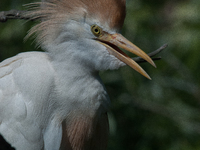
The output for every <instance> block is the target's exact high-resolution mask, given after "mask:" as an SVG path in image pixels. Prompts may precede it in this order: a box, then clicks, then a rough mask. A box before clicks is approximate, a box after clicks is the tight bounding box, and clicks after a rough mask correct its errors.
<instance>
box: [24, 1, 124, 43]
mask: <svg viewBox="0 0 200 150" xmlns="http://www.w3.org/2000/svg"><path fill="white" fill-rule="evenodd" d="M27 6H28V7H29V11H28V12H27V13H26V14H25V15H26V16H28V17H30V18H31V20H36V19H40V23H39V24H37V25H36V26H34V27H33V28H32V29H31V30H30V32H29V33H28V35H27V37H26V38H28V37H30V36H31V35H32V34H34V33H35V34H36V41H37V43H38V45H41V44H42V43H43V42H45V40H47V39H48V35H51V36H53V34H54V33H55V31H56V30H58V29H59V25H61V24H63V23H64V22H66V21H67V20H69V19H79V20H80V19H87V18H91V19H98V20H99V22H101V23H102V24H103V25H105V24H106V25H108V26H109V28H110V29H120V28H121V27H122V25H123V23H124V19H125V15H126V0H51V1H49V2H38V3H31V4H29V5H27Z"/></svg>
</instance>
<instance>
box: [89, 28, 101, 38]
mask: <svg viewBox="0 0 200 150" xmlns="http://www.w3.org/2000/svg"><path fill="white" fill-rule="evenodd" d="M91 31H92V33H93V34H94V35H95V36H97V37H99V36H101V34H102V29H101V28H100V27H99V26H97V25H92V26H91Z"/></svg>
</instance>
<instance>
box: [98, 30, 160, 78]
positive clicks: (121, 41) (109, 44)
mask: <svg viewBox="0 0 200 150" xmlns="http://www.w3.org/2000/svg"><path fill="white" fill-rule="evenodd" d="M97 41H98V42H99V43H101V44H103V45H104V46H105V47H106V48H107V50H108V51H109V53H110V54H112V55H114V56H115V57H117V58H118V59H119V60H121V61H123V62H124V63H126V64H127V65H129V66H130V67H132V68H133V69H135V70H136V71H137V72H139V73H140V74H142V75H143V76H145V77H146V78H148V79H151V78H150V76H149V75H148V74H147V73H146V72H145V71H144V70H143V69H142V68H141V67H140V66H139V65H138V64H137V63H136V62H135V61H134V60H133V59H131V58H130V57H129V56H128V55H127V54H125V53H124V52H123V51H122V50H120V49H119V48H118V47H120V48H122V49H124V50H127V51H129V52H131V53H133V54H135V55H137V56H139V57H141V58H143V59H144V60H146V61H147V62H149V63H150V64H151V65H153V66H154V67H156V65H155V63H154V62H153V60H152V59H151V58H150V57H149V56H148V55H147V54H146V53H145V52H143V51H142V50H141V49H140V48H138V47H137V46H136V45H134V44H133V43H131V42H130V41H129V40H127V39H126V38H125V37H123V36H122V35H121V34H118V33H116V34H109V33H106V32H104V33H103V34H102V35H101V36H100V37H98V39H97Z"/></svg>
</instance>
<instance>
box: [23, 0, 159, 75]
mask: <svg viewBox="0 0 200 150" xmlns="http://www.w3.org/2000/svg"><path fill="white" fill-rule="evenodd" d="M29 6H30V10H29V11H28V12H27V14H26V15H27V16H29V17H31V19H34V20H35V19H40V23H39V24H37V25H36V26H34V27H33V28H32V29H31V30H30V32H29V33H28V36H27V37H29V36H31V35H32V34H34V33H36V41H37V43H38V44H39V45H40V46H42V47H44V49H45V50H47V51H50V52H52V51H53V52H54V53H59V52H60V51H59V50H57V49H62V51H67V52H68V53H71V54H72V53H73V55H70V56H71V57H74V59H76V60H77V59H79V61H78V62H79V63H81V62H83V61H84V63H85V62H86V63H85V64H87V65H88V66H92V67H91V68H94V69H95V70H106V69H116V68H119V67H121V66H124V65H125V64H127V65H129V66H130V67H132V68H133V69H135V70H136V71H137V72H139V73H140V74H142V75H143V76H145V77H147V78H148V79H150V77H149V75H148V74H147V73H146V72H145V71H144V70H143V69H142V68H141V67H140V66H139V65H138V64H137V63H136V62H135V61H134V60H132V59H131V58H130V57H129V56H128V55H127V54H125V53H124V52H123V51H122V50H121V49H120V48H122V49H124V50H127V51H129V52H131V53H133V54H135V55H137V56H139V57H142V58H143V59H144V60H146V61H147V62H149V63H150V64H151V65H153V66H155V64H154V62H153V61H152V59H151V58H150V57H149V56H148V55H147V54H146V53H145V52H143V51H142V50H141V49H140V48H138V47H137V46H136V45H134V44H133V43H131V42H130V41H128V40H127V39H126V38H125V37H123V36H122V35H121V34H119V30H120V28H121V27H122V25H123V23H124V19H125V16H126V0H51V2H42V3H41V2H39V3H32V4H30V5H29ZM56 47H57V48H56ZM58 47H59V48H58ZM61 47H62V48H61Z"/></svg>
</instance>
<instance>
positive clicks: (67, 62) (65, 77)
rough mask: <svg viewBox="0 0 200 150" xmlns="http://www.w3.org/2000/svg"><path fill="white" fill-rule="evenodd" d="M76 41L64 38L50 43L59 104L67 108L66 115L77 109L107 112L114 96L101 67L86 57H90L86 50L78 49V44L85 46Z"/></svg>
mask: <svg viewBox="0 0 200 150" xmlns="http://www.w3.org/2000/svg"><path fill="white" fill-rule="evenodd" d="M74 45H76V44H73V43H71V42H64V43H62V44H58V46H52V45H51V46H50V47H49V49H52V50H50V51H49V55H50V58H51V63H52V65H53V68H54V70H55V87H56V90H55V91H56V92H57V93H56V94H55V95H57V96H58V97H57V98H56V99H58V101H59V102H58V103H59V104H58V105H61V106H62V109H63V110H66V112H65V111H63V112H64V113H65V114H64V115H68V113H71V112H73V113H74V112H75V111H78V112H80V111H81V112H82V113H86V114H87V115H96V113H99V112H100V113H101V112H106V111H107V109H108V108H109V106H110V100H109V97H108V95H107V92H106V89H105V87H104V85H103V83H102V81H101V79H100V77H99V74H98V71H97V70H95V68H94V66H93V64H90V63H88V62H89V61H88V60H85V59H86V58H87V57H85V56H83V55H84V53H81V52H80V53H77V48H81V47H80V46H79V47H77V46H74ZM84 50H87V49H83V51H84ZM79 51H80V50H79ZM88 113H89V114H88Z"/></svg>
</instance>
